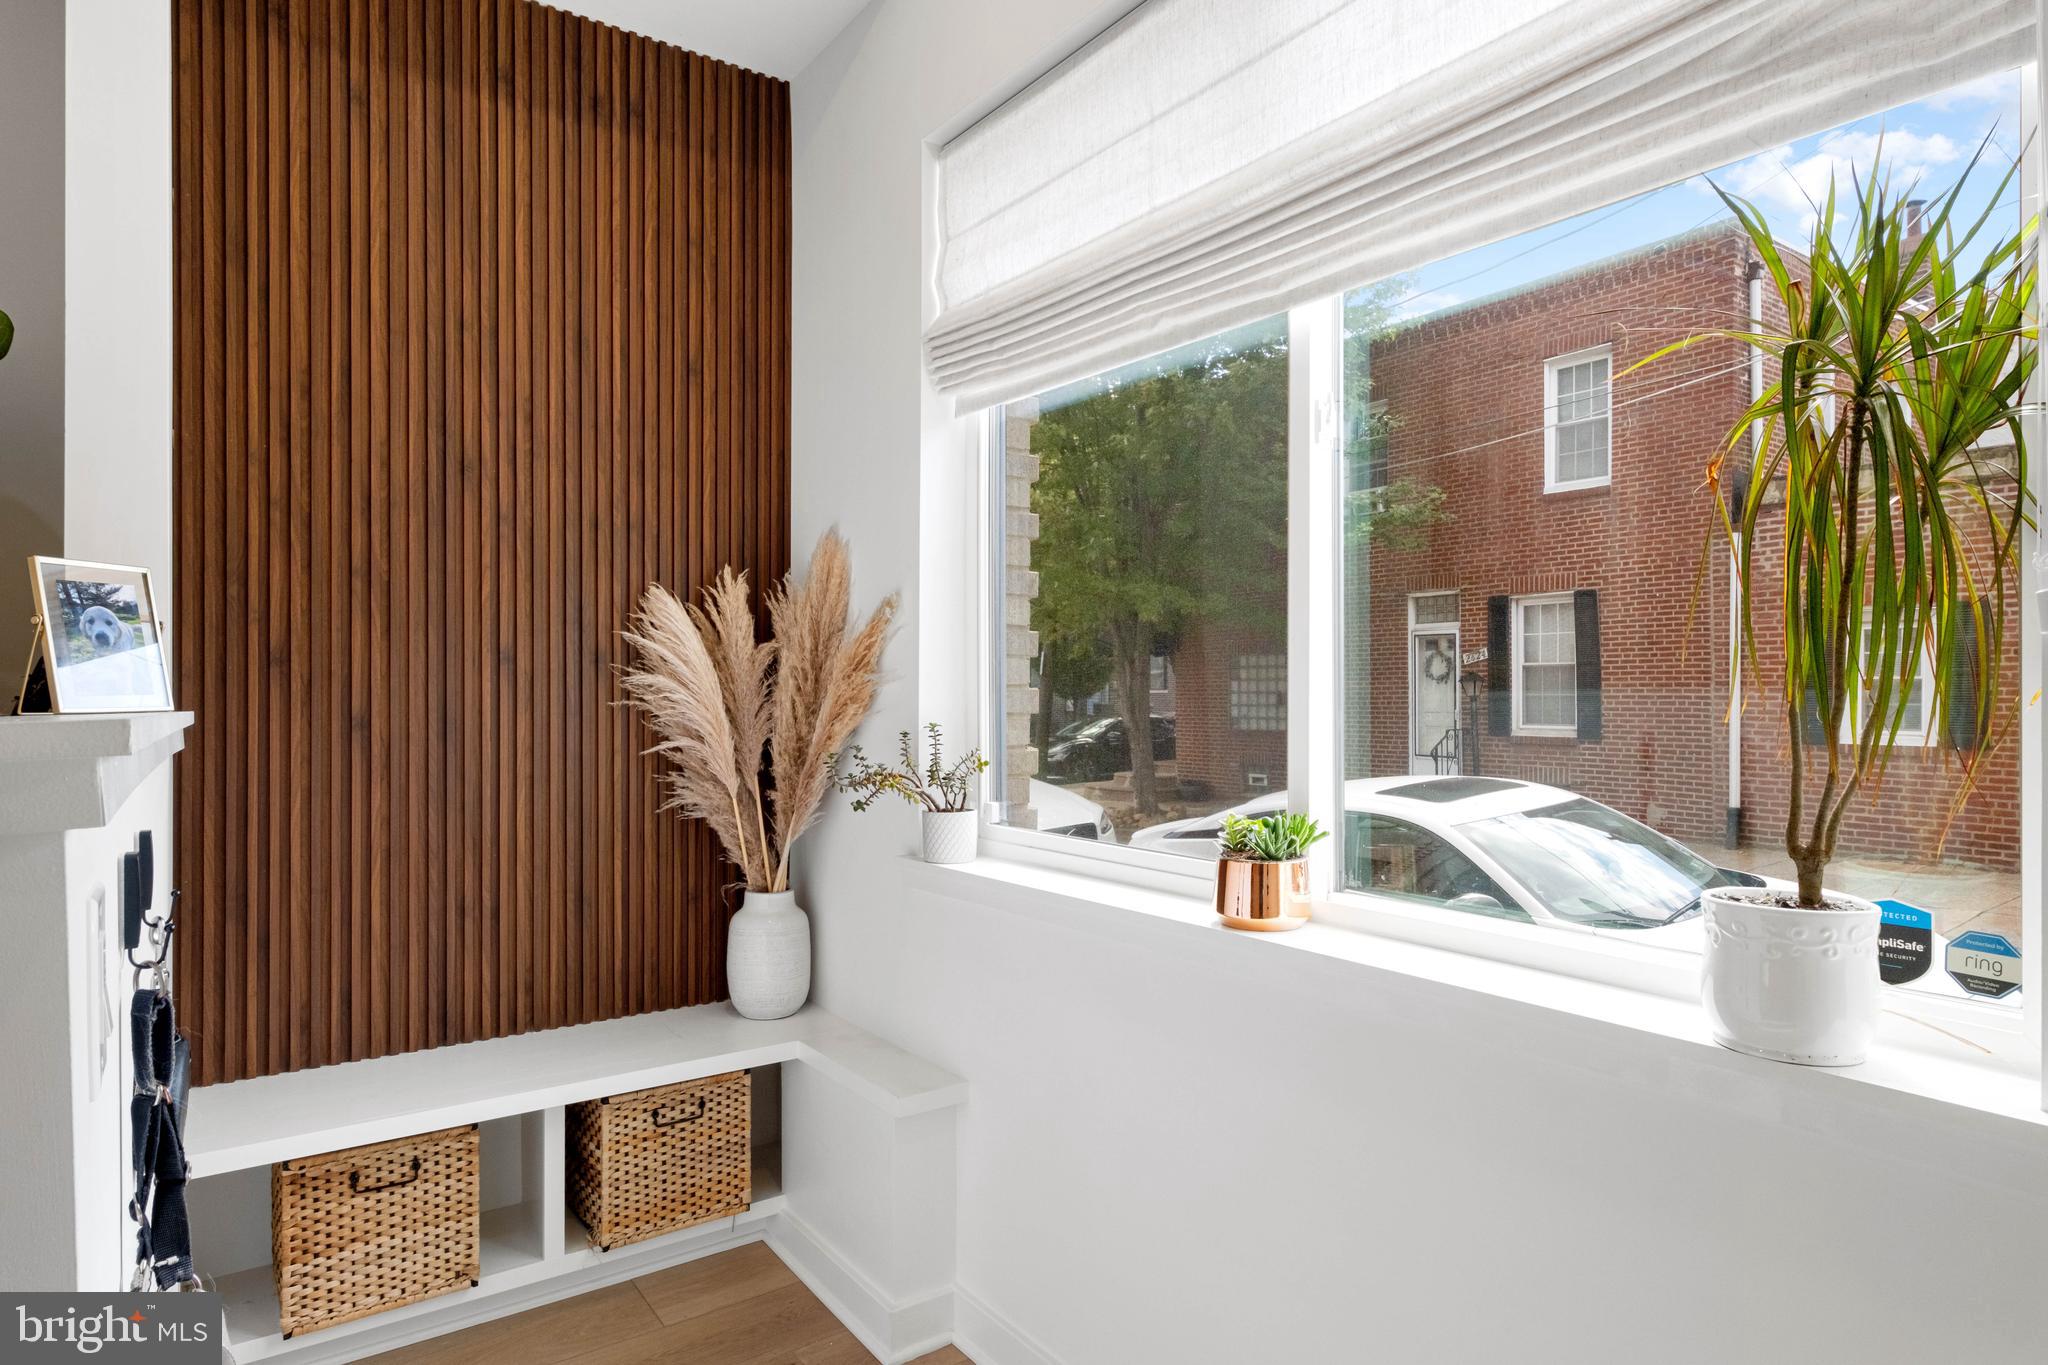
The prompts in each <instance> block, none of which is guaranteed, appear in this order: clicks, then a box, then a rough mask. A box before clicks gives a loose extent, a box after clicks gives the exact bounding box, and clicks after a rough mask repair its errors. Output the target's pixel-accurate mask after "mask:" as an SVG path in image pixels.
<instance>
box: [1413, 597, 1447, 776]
mask: <svg viewBox="0 0 2048 1365" xmlns="http://www.w3.org/2000/svg"><path fill="white" fill-rule="evenodd" d="M1408 653H1409V666H1408V733H1409V750H1410V753H1409V757H1408V771H1409V772H1411V773H1415V774H1418V775H1420V774H1431V775H1434V774H1445V775H1448V774H1451V773H1456V772H1458V771H1459V765H1458V633H1457V632H1456V631H1454V630H1446V631H1429V630H1418V631H1416V632H1414V633H1413V634H1411V635H1410V636H1409V637H1408Z"/></svg>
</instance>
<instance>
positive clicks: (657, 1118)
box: [652, 1095, 704, 1128]
mask: <svg viewBox="0 0 2048 1365" xmlns="http://www.w3.org/2000/svg"><path fill="white" fill-rule="evenodd" d="M703 1117H704V1097H703V1096H702V1095H699V1096H698V1097H697V1112H696V1113H694V1114H672V1115H670V1116H669V1117H668V1118H663V1117H662V1116H661V1110H659V1109H657V1110H655V1111H654V1118H653V1120H652V1122H653V1124H654V1126H655V1127H656V1128H673V1127H675V1126H676V1125H677V1124H680V1123H695V1122H696V1121H697V1120H698V1119H701V1118H703Z"/></svg>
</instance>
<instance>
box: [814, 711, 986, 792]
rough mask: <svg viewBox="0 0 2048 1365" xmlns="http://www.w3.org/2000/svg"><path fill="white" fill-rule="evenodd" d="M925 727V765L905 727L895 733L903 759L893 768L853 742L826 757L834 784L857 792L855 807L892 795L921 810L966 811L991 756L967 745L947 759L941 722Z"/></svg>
mask: <svg viewBox="0 0 2048 1365" xmlns="http://www.w3.org/2000/svg"><path fill="white" fill-rule="evenodd" d="M924 730H925V739H926V743H927V745H928V746H929V749H930V752H929V754H928V756H927V757H926V758H925V760H924V762H923V764H922V766H920V764H919V762H918V757H917V745H916V744H915V743H914V742H913V741H912V740H911V737H910V731H908V730H903V731H899V732H898V735H897V750H896V752H897V757H898V759H899V762H898V763H897V764H896V765H894V766H891V765H889V764H883V763H877V762H875V761H874V760H873V759H871V758H869V757H868V756H867V755H866V754H865V753H862V752H861V747H860V745H858V744H854V745H849V746H848V748H847V750H846V753H845V754H844V755H843V756H842V755H840V754H833V755H832V756H831V758H830V759H829V760H828V762H829V764H830V766H831V771H832V785H833V786H835V787H837V788H839V790H841V791H843V792H850V793H852V794H853V808H854V809H855V810H866V809H867V808H868V807H869V806H872V805H874V804H875V802H876V801H879V800H880V799H881V798H882V797H884V796H889V795H892V794H893V795H896V796H900V797H902V798H903V799H904V800H905V801H908V802H909V803H910V804H911V805H913V806H916V807H918V808H919V809H921V810H929V811H961V810H966V809H968V807H969V806H970V805H971V804H972V803H973V801H974V788H975V779H976V778H978V777H980V776H981V775H982V774H983V773H984V772H987V771H988V760H987V759H985V758H983V757H982V756H981V750H979V749H969V750H968V751H967V752H966V753H965V754H964V755H962V756H961V757H960V758H958V759H955V760H954V761H953V762H952V763H948V762H946V760H945V740H944V736H943V735H942V734H941V733H940V731H939V727H938V724H937V722H931V723H929V724H927V725H926V726H925V727H924ZM842 757H843V759H844V762H845V765H846V771H844V772H841V771H840V764H841V761H842Z"/></svg>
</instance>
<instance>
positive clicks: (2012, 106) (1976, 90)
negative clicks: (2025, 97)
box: [1919, 71, 2020, 114]
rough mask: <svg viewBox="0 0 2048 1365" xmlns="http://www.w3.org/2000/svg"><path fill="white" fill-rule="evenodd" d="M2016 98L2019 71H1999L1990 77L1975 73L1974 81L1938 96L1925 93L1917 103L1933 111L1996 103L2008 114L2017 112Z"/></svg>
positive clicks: (1942, 111) (1956, 86)
mask: <svg viewBox="0 0 2048 1365" xmlns="http://www.w3.org/2000/svg"><path fill="white" fill-rule="evenodd" d="M2019 98H2020V73H2019V72H2017V71H2000V72H1997V73H1996V74H1994V75H1990V76H1979V77H1978V78H1977V79H1976V80H1974V81H1964V82H1963V83H1962V84H1961V85H1954V86H1950V87H1949V88H1948V89H1946V90H1944V91H1942V92H1941V93H1940V94H1938V95H1929V96H1928V97H1927V98H1926V99H1924V100H1921V101H1920V102H1919V103H1920V105H1921V107H1923V108H1926V109H1932V110H1934V111H1935V112H1937V113H1943V114H1945V113H1947V112H1949V111H1950V110H1951V109H1970V108H1976V107H1978V106H1980V105H1994V106H1999V107H2000V108H2001V109H2002V110H2004V111H2005V112H2008V113H2014V114H2017V113H2018V108H2019Z"/></svg>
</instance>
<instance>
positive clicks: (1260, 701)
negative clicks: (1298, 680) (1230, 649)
mask: <svg viewBox="0 0 2048 1365" xmlns="http://www.w3.org/2000/svg"><path fill="white" fill-rule="evenodd" d="M1230 728H1231V729H1233V730H1285V729H1286V728H1287V656H1286V655H1284V654H1240V655H1238V656H1237V659H1236V661H1235V662H1234V663H1233V664H1232V665H1231V669H1230Z"/></svg>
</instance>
